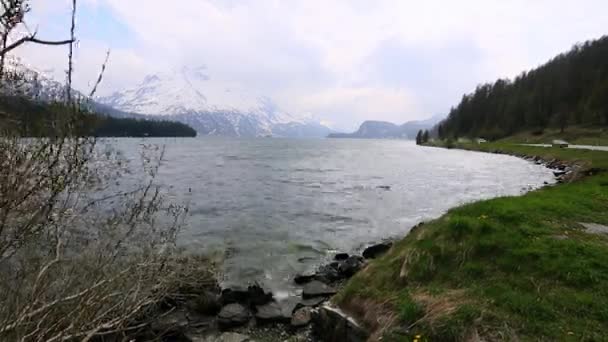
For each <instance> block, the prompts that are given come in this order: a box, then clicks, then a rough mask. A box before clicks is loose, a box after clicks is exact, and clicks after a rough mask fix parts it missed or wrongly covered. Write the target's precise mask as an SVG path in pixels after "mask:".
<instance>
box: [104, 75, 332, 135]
mask: <svg viewBox="0 0 608 342" xmlns="http://www.w3.org/2000/svg"><path fill="white" fill-rule="evenodd" d="M98 101H99V102H101V103H103V104H106V105H108V106H111V107H114V108H116V109H119V110H122V111H125V112H129V113H136V114H144V115H160V116H167V115H170V116H172V118H171V119H172V120H177V121H181V122H184V123H187V124H189V125H191V126H193V127H194V128H195V129H197V131H198V132H199V134H201V135H204V134H214V135H230V136H268V135H281V136H292V135H293V134H297V135H298V136H306V135H308V134H309V133H310V132H315V134H314V136H322V135H323V134H326V132H327V128H326V127H323V126H321V125H320V124H319V123H316V122H315V121H314V120H312V119H311V118H310V117H295V116H293V115H291V114H289V113H287V112H285V111H283V110H281V109H280V108H279V107H278V106H277V105H276V104H275V103H274V102H273V101H272V99H271V98H269V97H267V96H263V95H262V94H256V93H254V92H252V91H248V90H245V89H243V88H242V87H241V86H240V85H238V84H236V83H234V82H230V81H226V80H221V79H214V78H213V77H212V76H210V74H209V70H208V69H207V67H206V66H204V65H203V66H197V67H181V68H176V69H173V70H171V71H169V72H165V73H157V74H152V75H148V76H146V77H144V79H143V80H142V81H141V82H140V83H139V84H137V85H136V86H135V87H133V88H130V89H127V90H124V91H121V92H116V93H114V94H112V95H111V96H108V97H104V98H100V99H99V100H98Z"/></svg>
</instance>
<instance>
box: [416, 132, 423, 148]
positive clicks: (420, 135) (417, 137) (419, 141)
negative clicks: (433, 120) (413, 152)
mask: <svg viewBox="0 0 608 342" xmlns="http://www.w3.org/2000/svg"><path fill="white" fill-rule="evenodd" d="M421 144H422V130H419V131H418V134H416V145H421Z"/></svg>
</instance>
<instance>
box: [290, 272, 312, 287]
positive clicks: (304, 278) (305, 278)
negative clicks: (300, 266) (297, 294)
mask: <svg viewBox="0 0 608 342" xmlns="http://www.w3.org/2000/svg"><path fill="white" fill-rule="evenodd" d="M315 276H316V273H312V272H310V273H303V274H298V275H296V276H295V278H293V281H294V282H295V283H296V284H298V285H302V284H306V283H309V282H311V281H312V280H313V279H314V278H315Z"/></svg>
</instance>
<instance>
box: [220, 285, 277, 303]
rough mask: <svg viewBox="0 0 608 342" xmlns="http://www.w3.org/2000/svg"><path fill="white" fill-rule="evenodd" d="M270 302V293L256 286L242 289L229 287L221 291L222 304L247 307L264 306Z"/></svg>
mask: <svg viewBox="0 0 608 342" xmlns="http://www.w3.org/2000/svg"><path fill="white" fill-rule="evenodd" d="M271 300H272V293H269V292H268V293H267V292H266V291H264V289H262V287H261V286H260V285H258V284H254V285H249V286H248V287H247V288H244V287H238V286H237V287H231V288H229V289H224V290H223V291H222V303H224V305H225V304H232V303H240V304H244V305H247V306H255V305H264V304H266V303H269V302H270V301H271Z"/></svg>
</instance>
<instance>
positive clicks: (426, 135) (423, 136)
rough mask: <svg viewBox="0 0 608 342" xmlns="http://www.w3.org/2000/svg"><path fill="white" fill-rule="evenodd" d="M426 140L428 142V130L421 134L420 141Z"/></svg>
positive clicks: (424, 141)
mask: <svg viewBox="0 0 608 342" xmlns="http://www.w3.org/2000/svg"><path fill="white" fill-rule="evenodd" d="M427 142H429V131H428V130H425V131H424V133H423V134H422V143H424V144H426V143H427Z"/></svg>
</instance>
